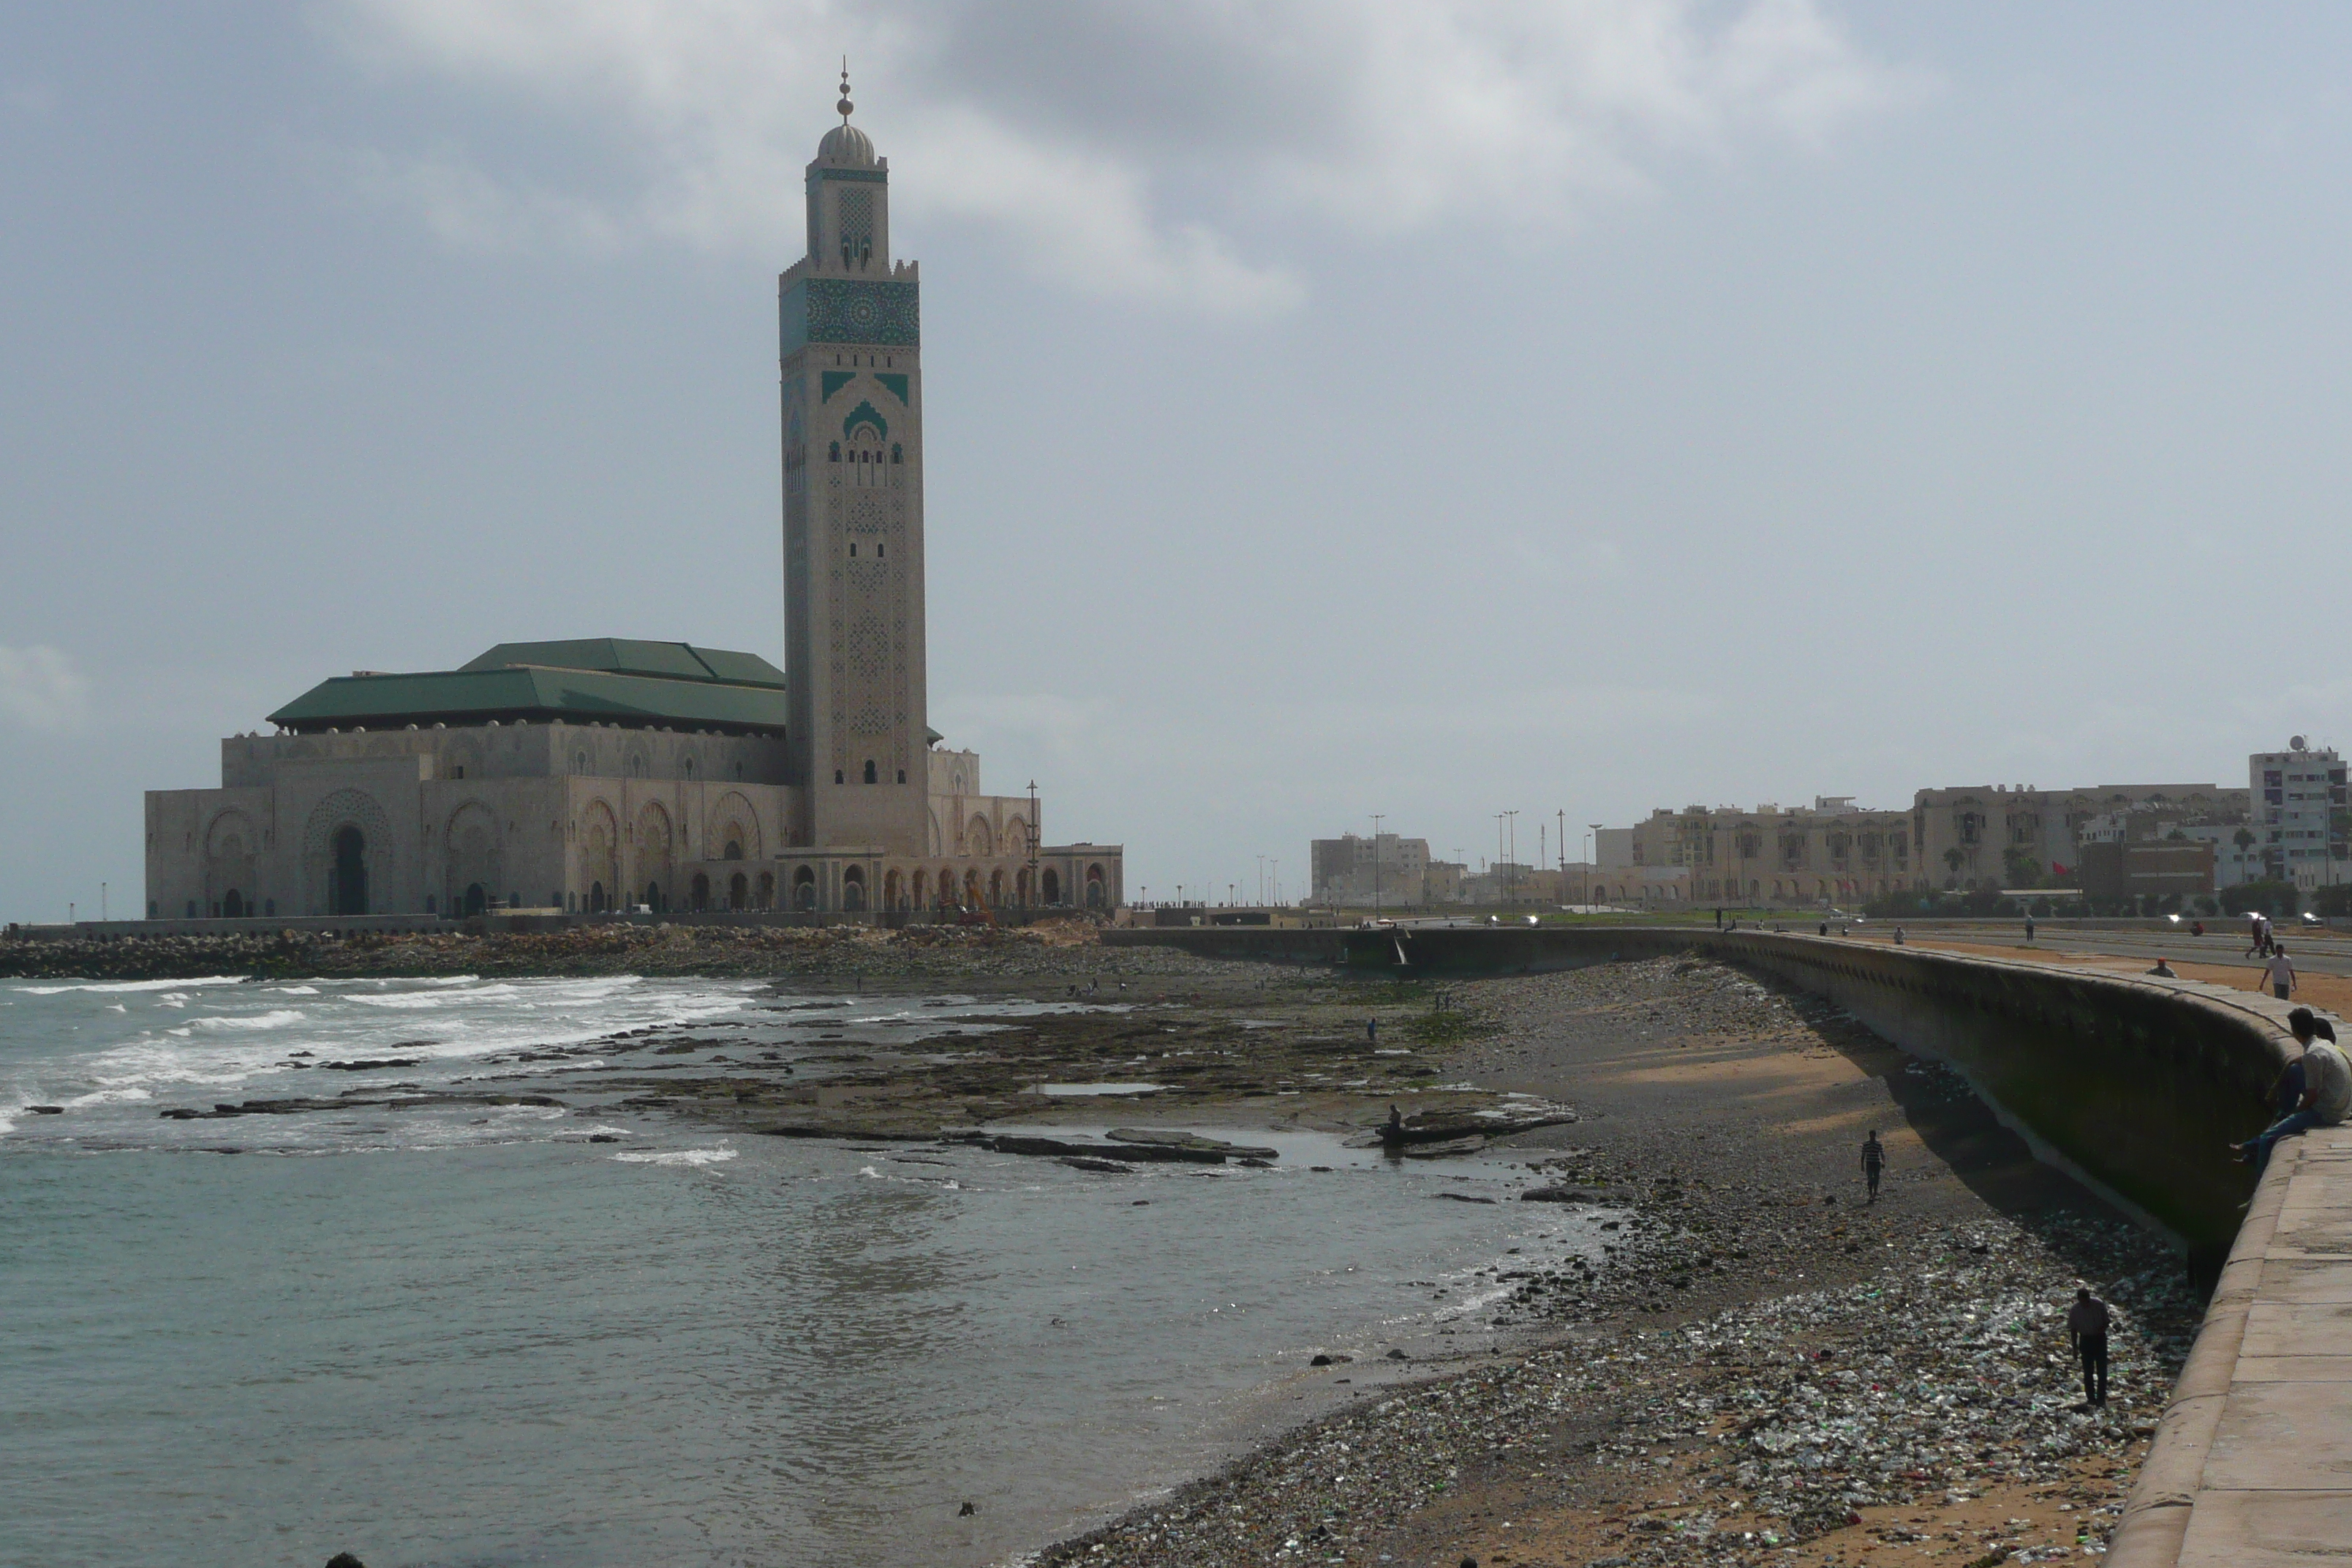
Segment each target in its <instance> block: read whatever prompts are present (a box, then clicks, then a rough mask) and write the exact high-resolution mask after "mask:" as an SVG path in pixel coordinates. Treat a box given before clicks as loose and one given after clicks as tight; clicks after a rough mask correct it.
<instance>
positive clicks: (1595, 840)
mask: <svg viewBox="0 0 2352 1568" xmlns="http://www.w3.org/2000/svg"><path fill="white" fill-rule="evenodd" d="M1584 826H1587V827H1589V828H1591V830H1592V837H1591V847H1590V849H1589V850H1588V852H1587V853H1586V855H1585V857H1584V886H1585V890H1586V892H1587V893H1588V894H1589V893H1590V892H1591V889H1592V862H1594V861H1595V860H1598V859H1599V858H1601V824H1599V823H1597V822H1588V823H1586V824H1585V825H1584ZM1584 901H1585V902H1586V903H1587V904H1588V905H1589V904H1591V902H1592V900H1591V898H1590V897H1588V898H1586V900H1584Z"/></svg>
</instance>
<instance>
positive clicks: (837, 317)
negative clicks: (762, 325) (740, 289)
mask: <svg viewBox="0 0 2352 1568" xmlns="http://www.w3.org/2000/svg"><path fill="white" fill-rule="evenodd" d="M919 287H920V285H919V284H914V283H884V282H871V283H869V282H866V280H864V279H856V278H803V279H800V280H799V281H798V282H796V283H793V284H792V285H791V286H790V287H788V288H786V289H784V291H783V296H782V300H781V301H780V304H781V306H782V321H781V322H780V323H779V324H780V326H781V327H782V352H783V353H786V354H791V353H793V352H795V351H796V350H800V349H803V348H806V347H807V346H808V345H809V344H811V343H872V344H877V345H879V346H881V347H885V348H901V349H911V348H914V347H917V346H918V344H919V340H920V331H919V325H920V323H919V311H918V309H917V305H916V298H915V292H916V289H918V288H919Z"/></svg>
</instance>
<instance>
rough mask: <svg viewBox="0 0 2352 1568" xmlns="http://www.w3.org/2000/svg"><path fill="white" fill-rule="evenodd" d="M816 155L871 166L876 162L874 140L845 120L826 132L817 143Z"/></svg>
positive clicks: (840, 161) (838, 161)
mask: <svg viewBox="0 0 2352 1568" xmlns="http://www.w3.org/2000/svg"><path fill="white" fill-rule="evenodd" d="M816 155H817V156H818V157H820V158H823V159H825V160H827V161H829V162H831V163H857V164H862V165H865V166H866V167H869V168H870V167H871V166H872V165H873V163H874V142H873V139H872V138H871V137H869V136H867V135H866V132H863V131H860V130H859V129H857V127H856V126H855V125H852V124H850V123H849V121H842V122H841V123H840V124H838V125H836V126H835V127H834V128H833V129H832V130H830V131H828V132H825V133H824V141H822V142H818V143H817V144H816Z"/></svg>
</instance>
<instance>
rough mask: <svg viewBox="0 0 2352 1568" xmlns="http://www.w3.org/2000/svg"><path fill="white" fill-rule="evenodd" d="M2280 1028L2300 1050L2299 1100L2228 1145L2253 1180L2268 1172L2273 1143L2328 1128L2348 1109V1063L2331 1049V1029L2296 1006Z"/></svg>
mask: <svg viewBox="0 0 2352 1568" xmlns="http://www.w3.org/2000/svg"><path fill="white" fill-rule="evenodd" d="M2286 1026H2287V1027H2288V1028H2289V1029H2292V1030H2293V1031H2294V1037H2295V1038H2296V1039H2297V1040H2298V1041H2300V1042H2302V1045H2303V1061H2302V1066H2303V1098H2302V1100H2301V1101H2300V1102H2299V1103H2298V1104H2297V1105H2296V1107H2295V1109H2294V1110H2291V1111H2289V1112H2287V1113H2286V1114H2285V1115H2284V1116H2282V1117H2280V1118H2279V1119H2278V1120H2277V1121H2273V1122H2272V1123H2271V1124H2270V1125H2269V1126H2268V1127H2266V1128H2264V1129H2263V1131H2262V1132H2261V1133H2260V1134H2259V1135H2258V1136H2256V1137H2253V1138H2250V1139H2248V1140H2247V1141H2246V1142H2243V1143H2239V1144H2235V1145H2233V1149H2234V1151H2235V1152H2236V1155H2237V1157H2238V1159H2239V1160H2240V1161H2242V1162H2244V1163H2251V1164H2252V1166H2253V1167H2254V1175H2255V1177H2256V1179H2257V1180H2259V1179H2260V1178H2261V1176H2262V1173H2263V1171H2264V1170H2265V1169H2267V1168H2268V1167H2269V1165H2270V1163H2271V1151H2272V1150H2273V1148H2275V1147H2276V1146H2277V1145H2278V1142H2279V1140H2281V1139H2282V1138H2292V1137H2294V1135H2295V1134H2296V1133H2298V1132H2307V1131H2310V1130H2311V1129H2313V1128H2315V1127H2334V1126H2336V1124H2337V1123H2339V1122H2341V1121H2343V1120H2344V1115H2345V1112H2346V1111H2347V1110H2352V1064H2347V1062H2346V1061H2345V1059H2344V1053H2343V1052H2342V1051H2341V1050H2339V1049H2337V1048H2336V1029H2335V1027H2334V1026H2332V1025H2330V1024H2329V1023H2328V1022H2327V1021H2326V1019H2325V1018H2321V1017H2318V1016H2315V1015H2314V1014H2313V1013H2312V1010H2311V1009H2310V1008H2308V1007H2297V1008H2296V1009H2295V1010H2294V1012H2292V1013H2289V1014H2288V1015H2287V1016H2286Z"/></svg>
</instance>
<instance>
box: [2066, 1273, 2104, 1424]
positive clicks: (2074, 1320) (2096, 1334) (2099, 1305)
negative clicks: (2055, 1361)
mask: <svg viewBox="0 0 2352 1568" xmlns="http://www.w3.org/2000/svg"><path fill="white" fill-rule="evenodd" d="M2066 1333H2067V1336H2068V1337H2069V1338H2070V1339H2072V1340H2073V1341H2074V1356H2075V1359H2076V1360H2078V1361H2080V1362H2081V1363H2083V1402H2084V1404H2085V1405H2105V1403H2106V1402H2107V1304H2106V1303H2105V1301H2102V1300H2099V1299H2098V1298H2097V1297H2096V1296H2094V1295H2092V1294H2091V1290H2090V1287H2088V1286H2084V1287H2083V1288H2082V1289H2078V1290H2076V1291H2075V1292H2074V1305H2073V1306H2072V1307H2069V1308H2068V1309H2067V1310H2066Z"/></svg>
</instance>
